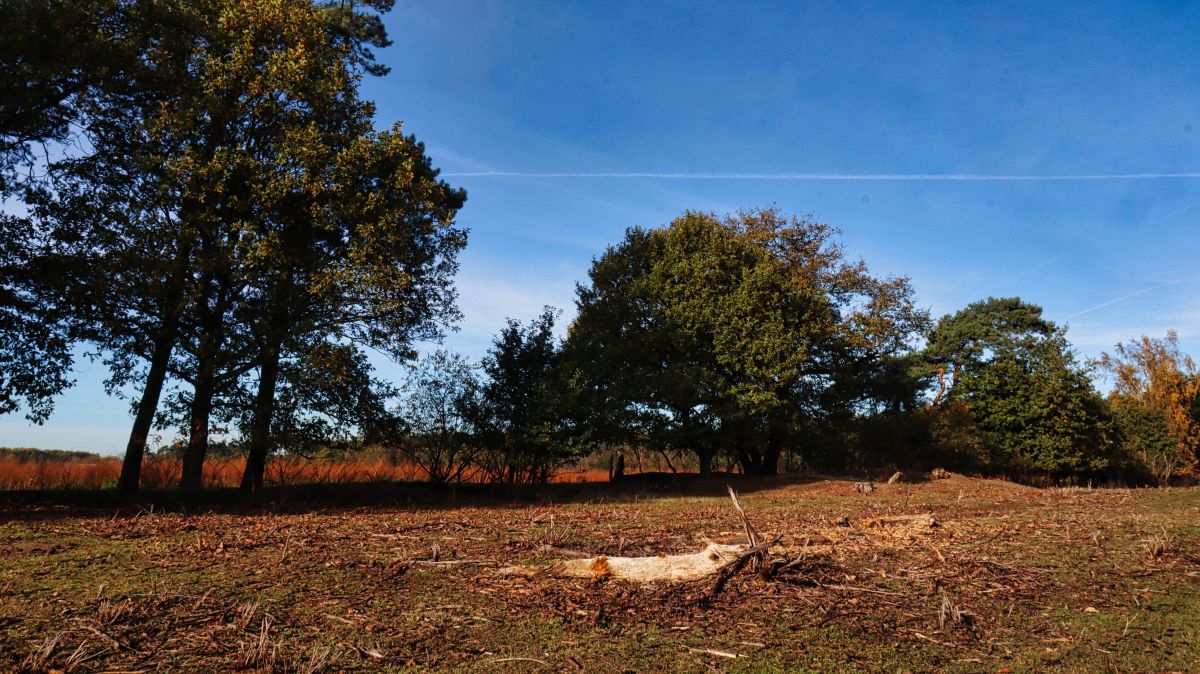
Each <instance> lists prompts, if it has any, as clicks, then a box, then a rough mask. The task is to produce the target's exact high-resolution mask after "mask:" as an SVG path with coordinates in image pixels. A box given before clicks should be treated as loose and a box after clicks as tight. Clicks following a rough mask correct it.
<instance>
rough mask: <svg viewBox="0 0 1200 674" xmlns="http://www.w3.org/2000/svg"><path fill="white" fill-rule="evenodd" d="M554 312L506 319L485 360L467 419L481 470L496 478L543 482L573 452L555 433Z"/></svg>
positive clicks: (510, 480)
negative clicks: (481, 451) (480, 457)
mask: <svg viewBox="0 0 1200 674" xmlns="http://www.w3.org/2000/svg"><path fill="white" fill-rule="evenodd" d="M557 315H558V311H557V310H556V309H553V308H551V307H546V308H545V309H544V310H543V311H542V314H541V315H540V316H538V317H537V318H535V319H533V320H531V321H530V322H529V323H527V324H525V325H522V324H521V323H519V322H517V321H516V320H514V319H511V318H510V319H508V321H507V323H506V324H505V326H504V329H503V330H501V331H500V334H499V335H497V336H496V338H495V340H494V341H493V342H492V347H491V349H489V350H488V354H487V356H485V357H484V359H483V364H482V369H483V372H484V375H485V379H484V381H483V384H482V388H481V390H480V394H479V396H478V401H477V404H476V406H475V409H473V410H472V411H471V420H472V423H473V425H474V426H475V428H476V433H477V435H476V437H477V441H478V442H479V443H480V444H481V445H482V447H483V448H484V449H486V450H487V452H488V456H487V457H486V458H485V459H484V470H485V472H487V473H488V474H490V475H491V476H492V478H493V479H495V480H502V481H505V482H510V483H517V482H525V483H530V482H545V481H546V480H547V479H549V477H550V472H551V471H552V470H553V469H554V468H555V467H557V465H558V464H559V463H560V462H562V461H563V460H565V459H567V458H569V457H570V456H571V451H570V449H569V448H568V447H567V446H566V445H563V444H560V443H559V442H557V437H556V428H557V425H558V418H557V415H556V408H555V406H554V397H555V396H556V388H557V387H556V386H555V383H556V380H555V369H556V368H555V363H556V359H557V357H558V345H557V343H556V340H555V338H554V332H553V331H554V321H555V318H556V317H557Z"/></svg>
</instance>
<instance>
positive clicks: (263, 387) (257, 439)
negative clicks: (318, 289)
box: [242, 268, 293, 495]
mask: <svg viewBox="0 0 1200 674" xmlns="http://www.w3.org/2000/svg"><path fill="white" fill-rule="evenodd" d="M283 276H284V281H283V283H282V286H281V287H280V288H279V289H278V290H276V295H275V299H274V302H273V306H272V307H271V313H270V315H269V316H268V317H267V319H266V320H267V323H266V325H265V329H264V330H263V333H264V334H263V347H262V350H261V352H260V354H261V355H260V356H259V370H258V393H257V394H256V395H255V397H254V417H253V419H252V420H251V422H250V446H249V448H248V450H247V454H246V470H245V471H244V472H243V473H242V491H243V492H245V493H247V494H251V495H256V494H259V493H261V492H262V488H263V473H264V472H265V471H266V468H267V455H268V454H270V453H271V421H272V419H273V418H274V416H275V389H276V386H277V385H278V383H279V360H280V358H281V357H282V352H283V342H284V339H285V338H286V337H287V334H288V328H289V324H290V321H291V312H290V309H291V295H292V284H293V281H292V270H291V269H290V268H289V269H287V270H285V271H284V273H283Z"/></svg>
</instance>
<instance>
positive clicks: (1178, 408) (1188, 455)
mask: <svg viewBox="0 0 1200 674" xmlns="http://www.w3.org/2000/svg"><path fill="white" fill-rule="evenodd" d="M1099 364H1100V366H1101V367H1103V368H1104V369H1105V370H1107V371H1108V372H1109V373H1110V374H1111V375H1112V376H1113V379H1114V386H1113V391H1112V394H1111V395H1110V396H1109V399H1110V400H1111V402H1112V407H1113V410H1114V412H1115V413H1116V419H1117V422H1118V426H1119V428H1120V430H1121V438H1122V440H1123V442H1124V443H1125V447H1126V449H1127V451H1129V452H1130V453H1131V454H1132V455H1133V456H1134V457H1135V458H1136V459H1137V460H1138V461H1139V462H1140V463H1141V464H1142V465H1143V466H1144V467H1145V469H1146V470H1147V471H1149V472H1150V473H1151V474H1152V475H1154V477H1155V478H1156V479H1158V480H1159V481H1160V482H1162V483H1166V482H1169V481H1170V480H1171V479H1172V478H1173V477H1175V476H1177V475H1183V474H1187V473H1189V472H1191V471H1194V470H1195V469H1196V466H1197V462H1198V460H1200V459H1198V456H1197V452H1198V451H1200V417H1198V416H1197V414H1196V405H1197V401H1198V400H1200V377H1198V376H1197V372H1196V364H1195V363H1194V362H1193V361H1192V359H1191V358H1190V357H1188V356H1187V355H1186V354H1184V353H1183V352H1181V351H1180V349H1179V335H1178V334H1177V333H1176V332H1175V331H1174V330H1172V331H1170V332H1168V333H1167V336H1166V337H1163V338H1151V337H1146V336H1143V337H1141V338H1140V339H1136V340H1130V341H1129V342H1122V343H1120V344H1117V347H1116V350H1115V352H1114V353H1113V354H1108V353H1105V354H1103V355H1102V356H1101V357H1100V361H1099Z"/></svg>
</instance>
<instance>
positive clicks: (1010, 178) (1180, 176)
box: [442, 171, 1200, 182]
mask: <svg viewBox="0 0 1200 674" xmlns="http://www.w3.org/2000/svg"><path fill="white" fill-rule="evenodd" d="M442 175H443V176H444V177H449V178H541V179H548V178H643V179H647V178H648V179H654V180H792V181H805V180H813V181H820V180H825V181H839V180H840V181H860V182H872V181H893V182H919V181H958V182H1038V181H1089V180H1091V181H1096V180H1172V179H1175V180H1187V179H1196V178H1200V173H1071V174H1054V175H1036V174H993V173H657V172H651V171H612V172H606V171H596V172H581V171H580V172H577V171H558V172H554V171H551V172H536V171H456V172H449V171H448V172H446V173H443V174H442Z"/></svg>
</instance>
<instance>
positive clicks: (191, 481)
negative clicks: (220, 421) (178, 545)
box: [179, 365, 213, 494]
mask: <svg viewBox="0 0 1200 674" xmlns="http://www.w3.org/2000/svg"><path fill="white" fill-rule="evenodd" d="M202 368H204V369H208V370H210V371H207V372H205V371H201V373H200V374H199V376H198V377H197V378H196V390H195V393H194V394H193V395H192V409H191V429H190V433H189V435H188V443H187V447H186V448H185V449H184V450H183V477H182V478H181V479H180V481H179V488H180V489H181V490H182V491H183V492H184V493H187V494H196V493H199V492H200V490H201V489H203V487H204V455H205V454H207V453H208V429H209V423H210V418H211V416H212V407H213V405H212V400H213V374H212V372H211V367H205V366H203V365H202Z"/></svg>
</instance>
